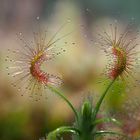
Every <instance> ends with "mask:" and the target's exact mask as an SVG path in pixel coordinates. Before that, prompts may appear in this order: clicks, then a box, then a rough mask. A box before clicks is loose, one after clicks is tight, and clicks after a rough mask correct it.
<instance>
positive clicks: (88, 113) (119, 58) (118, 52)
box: [7, 24, 139, 140]
mask: <svg viewBox="0 0 140 140" xmlns="http://www.w3.org/2000/svg"><path fill="white" fill-rule="evenodd" d="M64 25H65V24H64ZM64 25H62V27H60V29H59V30H58V31H57V32H56V33H55V34H54V36H52V38H51V39H50V40H47V36H46V33H45V32H44V31H43V32H42V31H41V32H39V33H34V44H33V45H28V44H27V43H26V41H25V39H24V37H23V35H22V33H20V34H19V36H20V39H21V41H23V43H24V47H23V49H22V50H20V49H18V50H16V51H12V52H13V53H16V54H17V55H18V56H19V58H17V59H16V60H12V61H11V62H12V66H9V67H7V69H8V70H9V71H11V72H9V73H8V74H9V75H11V76H12V77H14V78H15V79H16V80H15V82H13V83H12V85H13V86H14V87H17V88H18V90H19V91H21V90H23V92H24V91H28V92H29V93H30V95H31V96H32V97H34V96H35V99H36V100H38V99H40V98H39V96H38V93H42V92H44V89H46V88H47V89H49V90H51V91H52V93H54V94H56V95H58V96H59V97H60V98H62V99H63V101H64V102H66V103H67V105H68V106H69V107H70V108H71V110H72V111H73V113H74V115H75V121H74V122H73V124H72V125H71V126H61V127H59V128H56V129H55V130H54V131H52V132H50V133H48V134H46V137H44V138H41V139H42V140H59V139H60V140H62V139H63V136H64V135H65V134H70V135H71V137H72V140H101V139H107V138H108V140H111V139H113V140H114V139H121V140H132V139H133V138H132V137H130V136H129V135H126V134H123V133H122V132H119V131H117V130H112V129H110V128H107V129H106V128H105V129H100V127H99V125H102V124H105V123H111V124H113V125H116V127H120V126H121V125H122V124H121V120H117V119H115V118H112V117H100V118H99V117H98V115H99V111H100V108H101V106H102V103H103V101H104V100H105V97H106V96H108V93H109V90H110V88H111V87H112V86H113V84H114V83H115V82H116V81H117V80H120V81H125V82H127V80H125V79H126V78H128V79H129V78H130V79H132V81H135V77H134V73H135V72H136V71H137V70H136V68H137V67H138V65H139V56H138V54H139V52H138V51H137V47H138V46H139V45H138V43H137V38H138V31H135V30H133V28H132V27H131V26H132V25H128V27H126V29H125V30H124V31H121V33H119V30H118V26H117V25H116V24H115V25H110V30H111V32H107V31H103V32H102V33H99V34H98V37H99V40H98V45H99V47H100V48H101V49H102V50H103V51H104V53H105V54H106V55H107V57H108V64H107V68H106V72H105V76H106V78H107V79H108V80H109V82H110V83H109V84H108V85H107V86H106V88H105V90H104V92H103V93H102V94H101V96H100V97H99V99H98V100H97V101H95V100H93V99H94V98H93V99H92V97H87V98H86V99H85V100H84V101H83V103H82V105H81V108H80V109H77V108H75V107H74V105H73V104H72V103H71V102H70V101H69V99H68V98H67V97H66V96H65V94H63V92H61V91H60V90H58V85H59V86H60V85H61V84H63V82H62V81H63V79H61V78H60V77H58V76H56V75H53V74H50V73H48V72H47V71H44V70H43V69H42V64H43V63H46V64H47V62H48V61H50V60H51V59H52V58H54V57H55V56H56V55H58V54H60V53H61V52H64V51H65V50H64V49H61V48H60V50H59V52H55V51H53V49H54V47H55V46H54V44H55V43H57V42H58V41H59V40H62V39H63V38H64V37H66V36H67V35H68V34H66V35H64V36H62V37H60V38H56V36H57V34H58V33H59V32H60V30H61V29H63V27H64ZM9 51H10V52H11V50H9ZM73 57H74V56H73ZM110 60H111V61H110ZM79 65H80V64H79ZM134 71H135V72H134ZM130 81H131V80H130ZM27 83H28V84H27ZM21 84H22V86H20V85H21ZM56 86H57V88H56ZM41 95H42V94H41ZM93 102H95V105H94V106H93ZM106 136H108V137H106ZM136 139H137V140H138V139H139V138H136Z"/></svg>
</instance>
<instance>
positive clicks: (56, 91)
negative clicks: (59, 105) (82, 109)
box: [47, 85, 78, 120]
mask: <svg viewBox="0 0 140 140" xmlns="http://www.w3.org/2000/svg"><path fill="white" fill-rule="evenodd" d="M47 87H48V88H49V89H50V90H51V91H53V92H54V93H55V94H57V95H58V96H59V97H61V98H62V99H63V100H64V101H65V102H66V103H67V104H68V106H69V107H70V108H71V109H72V111H73V112H74V114H75V116H76V119H77V120H78V113H77V111H76V110H75V108H74V107H73V105H72V103H71V102H70V101H69V100H68V99H67V98H66V97H65V96H64V95H63V94H62V93H61V92H60V91H58V90H57V89H55V88H54V87H52V86H50V85H47Z"/></svg>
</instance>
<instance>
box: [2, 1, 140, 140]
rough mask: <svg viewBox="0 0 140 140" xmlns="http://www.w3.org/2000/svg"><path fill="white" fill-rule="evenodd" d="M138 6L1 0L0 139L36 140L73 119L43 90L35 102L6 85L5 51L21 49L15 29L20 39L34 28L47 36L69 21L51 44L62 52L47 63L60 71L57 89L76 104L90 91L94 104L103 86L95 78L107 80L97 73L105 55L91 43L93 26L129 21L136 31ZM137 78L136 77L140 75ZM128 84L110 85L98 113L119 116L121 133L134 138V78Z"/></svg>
mask: <svg viewBox="0 0 140 140" xmlns="http://www.w3.org/2000/svg"><path fill="white" fill-rule="evenodd" d="M139 5H140V1H139V0H0V140H38V139H39V138H41V137H43V136H45V134H47V133H48V132H49V131H51V130H53V129H55V128H57V127H58V126H61V125H67V124H71V123H72V122H73V120H74V116H73V113H72V112H71V110H70V108H69V107H68V106H67V105H66V104H65V103H64V102H63V101H62V100H61V99H60V98H59V97H56V96H55V95H53V93H52V92H50V91H48V90H46V91H45V95H43V97H42V98H41V100H40V101H38V102H36V101H34V100H33V99H30V98H29V96H28V94H27V95H25V96H23V97H21V96H20V93H19V92H18V91H17V90H16V89H15V88H13V87H12V86H11V80H12V79H11V77H10V76H8V74H7V73H8V72H7V71H6V67H7V65H8V64H7V62H5V58H6V56H9V55H10V54H8V52H7V49H11V50H14V49H16V48H20V47H21V43H20V41H17V40H18V39H17V36H16V33H19V32H23V34H24V36H25V40H27V42H31V40H32V39H33V34H32V33H33V31H34V30H38V28H39V26H40V27H41V29H42V30H45V29H46V30H47V31H48V32H50V35H49V37H50V36H51V35H53V34H54V33H55V32H56V31H57V30H58V29H59V28H60V26H62V24H63V23H65V22H67V20H69V21H70V22H69V23H68V24H67V25H66V26H65V27H64V28H63V29H62V30H61V31H60V32H59V34H58V37H61V36H63V35H64V34H67V33H69V32H72V33H71V34H70V35H69V36H67V37H66V38H64V39H63V38H62V39H61V41H58V42H57V43H56V46H61V47H64V48H65V50H66V52H65V53H62V54H61V55H59V56H57V57H56V59H55V60H53V62H52V63H50V65H49V66H50V67H53V68H54V69H55V70H56V72H58V73H59V74H60V75H62V78H63V81H64V84H63V86H62V87H60V89H61V90H62V91H63V93H64V94H65V96H66V97H68V99H69V100H70V101H71V102H72V103H73V104H74V105H75V107H77V108H78V107H79V106H80V105H81V103H82V100H83V99H84V98H85V97H86V96H88V95H89V93H90V94H92V95H93V99H94V101H93V102H94V103H95V102H96V100H97V98H98V97H99V95H100V92H102V91H103V90H104V88H105V85H103V84H99V83H98V80H99V79H100V78H101V79H102V81H104V83H108V81H106V80H105V79H104V78H103V77H102V75H100V74H101V73H102V72H103V70H104V68H105V66H106V61H105V54H104V53H102V52H101V50H100V49H99V48H98V47H97V46H96V45H95V42H96V41H98V40H96V33H97V31H98V28H100V29H102V28H103V27H109V26H106V25H109V24H110V23H112V22H114V21H116V19H117V20H118V23H119V25H120V26H121V27H124V25H125V24H126V25H127V23H128V22H129V21H131V20H134V21H135V27H137V28H138V29H139V27H140V26H139V25H140V7H139ZM38 16H39V17H40V20H39V24H38V21H37V20H36V17H38ZM97 26H98V27H97ZM58 37H56V38H58ZM65 42H67V43H65ZM137 77H139V79H140V76H139V74H137ZM128 82H129V84H128V85H127V84H126V83H124V82H120V81H118V82H116V83H115V85H114V87H113V88H112V90H110V92H111V93H110V95H109V96H108V97H107V98H106V102H105V106H104V107H103V108H102V109H101V113H103V114H106V115H114V116H115V117H116V118H119V119H121V120H122V121H123V123H124V125H123V127H122V128H121V131H122V132H124V133H126V134H130V135H132V136H134V137H136V136H137V135H140V100H139V98H140V97H139V92H140V87H139V82H137V83H135V85H136V87H135V86H133V85H132V84H131V81H128ZM46 97H47V98H46ZM105 109H106V111H105ZM114 129H115V128H114ZM67 139H68V138H67Z"/></svg>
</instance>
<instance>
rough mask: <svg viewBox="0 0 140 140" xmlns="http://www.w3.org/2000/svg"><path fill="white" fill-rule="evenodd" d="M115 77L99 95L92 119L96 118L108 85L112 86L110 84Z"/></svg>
mask: <svg viewBox="0 0 140 140" xmlns="http://www.w3.org/2000/svg"><path fill="white" fill-rule="evenodd" d="M115 80H116V79H114V80H112V81H111V83H110V84H109V85H108V87H107V88H106V90H105V91H104V92H103V94H102V96H101V97H100V99H99V101H98V102H97V104H96V106H95V109H94V112H93V121H94V120H95V119H96V116H97V113H98V111H99V109H100V106H101V104H102V102H103V100H104V98H105V96H106V94H107V92H108V90H109V89H110V87H111V86H112V84H113V83H114V82H115Z"/></svg>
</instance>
